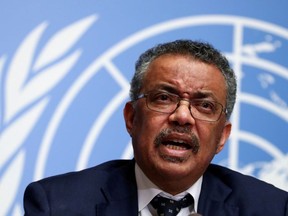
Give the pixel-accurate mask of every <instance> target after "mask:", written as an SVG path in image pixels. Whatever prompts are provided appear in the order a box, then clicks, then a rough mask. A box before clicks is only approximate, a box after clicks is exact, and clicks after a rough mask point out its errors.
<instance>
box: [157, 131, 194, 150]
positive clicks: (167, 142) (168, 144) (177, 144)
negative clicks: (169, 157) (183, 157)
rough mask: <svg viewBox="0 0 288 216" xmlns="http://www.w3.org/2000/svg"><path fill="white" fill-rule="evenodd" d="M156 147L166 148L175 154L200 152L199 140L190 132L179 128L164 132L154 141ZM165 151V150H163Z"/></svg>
mask: <svg viewBox="0 0 288 216" xmlns="http://www.w3.org/2000/svg"><path fill="white" fill-rule="evenodd" d="M154 143H155V145H156V147H160V146H162V147H165V149H166V150H169V149H170V150H171V151H173V152H177V151H178V152H179V153H180V152H188V151H190V152H191V151H192V152H193V153H195V154H196V153H197V152H198V150H199V147H200V145H199V141H198V138H197V137H196V136H195V134H193V133H192V132H191V131H190V130H189V131H188V130H187V129H182V128H181V129H179V128H173V129H170V128H166V129H164V130H162V131H161V132H160V133H159V134H158V136H157V137H156V139H155V141H154ZM163 150H164V149H163Z"/></svg>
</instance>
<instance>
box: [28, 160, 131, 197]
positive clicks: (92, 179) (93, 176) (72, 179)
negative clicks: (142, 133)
mask: <svg viewBox="0 0 288 216" xmlns="http://www.w3.org/2000/svg"><path fill="white" fill-rule="evenodd" d="M133 168H134V162H133V161H132V160H113V161H108V162H105V163H102V164H100V165H97V166H94V167H91V168H87V169H84V170H81V171H75V172H68V173H64V174H60V175H55V176H51V177H47V178H44V179H42V180H39V181H37V182H33V183H31V184H30V185H29V186H28V187H41V188H43V189H44V190H47V191H57V192H59V191H63V190H64V189H65V190H71V191H78V189H79V188H80V186H81V191H85V188H87V190H89V191H91V190H93V187H94V188H95V190H97V189H98V188H99V187H101V186H102V185H103V184H105V183H106V182H107V181H108V180H109V179H110V178H111V176H113V175H115V176H116V177H117V176H125V175H126V176H128V175H130V176H132V175H133V173H134V172H133ZM127 178H128V177H127Z"/></svg>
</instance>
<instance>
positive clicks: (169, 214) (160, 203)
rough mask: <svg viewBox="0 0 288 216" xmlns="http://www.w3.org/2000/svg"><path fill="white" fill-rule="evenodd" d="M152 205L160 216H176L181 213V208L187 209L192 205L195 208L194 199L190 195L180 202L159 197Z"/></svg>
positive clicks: (155, 198)
mask: <svg viewBox="0 0 288 216" xmlns="http://www.w3.org/2000/svg"><path fill="white" fill-rule="evenodd" d="M150 203H151V205H152V206H153V208H155V209H156V210H157V213H158V215H159V216H175V215H177V214H178V213H179V212H180V210H181V208H186V207H188V206H190V205H193V208H194V199H193V197H192V196H191V195H190V194H187V195H186V196H185V197H184V198H182V199H181V200H178V201H176V200H172V199H168V198H165V197H162V196H160V195H157V196H156V197H154V198H153V199H152V201H151V202H150Z"/></svg>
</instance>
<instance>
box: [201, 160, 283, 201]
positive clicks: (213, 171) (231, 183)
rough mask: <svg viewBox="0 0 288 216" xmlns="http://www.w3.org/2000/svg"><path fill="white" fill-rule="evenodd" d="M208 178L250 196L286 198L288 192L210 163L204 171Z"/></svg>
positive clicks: (235, 191)
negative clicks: (263, 195)
mask: <svg viewBox="0 0 288 216" xmlns="http://www.w3.org/2000/svg"><path fill="white" fill-rule="evenodd" d="M206 176H207V177H208V178H210V177H212V178H215V179H217V180H218V181H221V182H222V183H224V184H225V185H227V186H228V187H230V188H231V189H232V190H233V192H234V193H239V194H243V195H246V197H247V196H248V194H249V195H251V196H259V195H260V194H265V195H266V196H267V195H269V196H271V197H278V198H279V199H280V198H281V199H283V198H286V199H288V193H287V192H286V191H283V190H281V189H279V188H277V187H275V186H274V185H272V184H269V183H267V182H264V181H261V180H259V179H256V178H255V177H252V176H248V175H244V174H242V173H239V172H236V171H234V170H231V169H228V168H226V167H222V166H219V165H215V164H211V165H210V166H209V167H208V169H207V172H206Z"/></svg>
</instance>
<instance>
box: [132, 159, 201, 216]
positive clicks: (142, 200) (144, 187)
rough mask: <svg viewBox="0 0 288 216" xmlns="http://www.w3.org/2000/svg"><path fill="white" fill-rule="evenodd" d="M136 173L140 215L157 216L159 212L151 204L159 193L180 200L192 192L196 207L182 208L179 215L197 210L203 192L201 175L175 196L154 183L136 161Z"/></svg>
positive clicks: (182, 215)
mask: <svg viewBox="0 0 288 216" xmlns="http://www.w3.org/2000/svg"><path fill="white" fill-rule="evenodd" d="M135 175H136V183H137V189H138V216H156V215H157V212H156V210H155V209H154V208H153V207H152V205H151V204H150V201H151V200H152V199H153V198H154V197H155V196H156V195H158V194H160V195H161V196H164V197H167V198H170V199H174V200H180V199H182V198H183V197H184V196H185V195H186V194H188V193H190V194H191V195H192V196H193V198H194V209H193V207H192V206H188V207H186V208H183V209H181V211H180V212H179V214H178V215H177V216H187V215H189V214H191V213H193V212H197V206H198V201H199V196H200V192H201V186H202V180H203V177H202V176H201V177H200V178H199V179H198V180H197V181H196V182H195V184H193V185H192V186H191V187H190V188H188V189H187V190H186V191H184V192H182V193H180V194H177V195H175V196H173V195H171V194H168V193H166V192H164V191H162V190H161V189H159V188H158V187H157V186H156V185H155V184H154V183H152V182H151V181H150V180H149V179H148V178H147V176H146V175H145V174H144V173H143V171H142V170H141V169H140V167H139V166H138V165H137V163H135Z"/></svg>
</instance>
